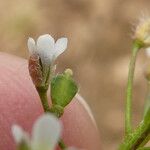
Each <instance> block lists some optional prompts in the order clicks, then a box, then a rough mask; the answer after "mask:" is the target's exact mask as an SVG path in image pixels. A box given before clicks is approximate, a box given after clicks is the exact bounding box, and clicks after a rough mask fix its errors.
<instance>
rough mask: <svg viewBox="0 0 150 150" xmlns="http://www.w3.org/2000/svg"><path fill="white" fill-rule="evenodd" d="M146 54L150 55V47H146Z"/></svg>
mask: <svg viewBox="0 0 150 150" xmlns="http://www.w3.org/2000/svg"><path fill="white" fill-rule="evenodd" d="M146 55H147V57H150V47H148V48H146Z"/></svg>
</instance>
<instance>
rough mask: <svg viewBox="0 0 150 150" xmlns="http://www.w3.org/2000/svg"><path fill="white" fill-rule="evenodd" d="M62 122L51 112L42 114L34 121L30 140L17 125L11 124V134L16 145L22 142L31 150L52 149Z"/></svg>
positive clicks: (58, 136) (57, 138)
mask: <svg viewBox="0 0 150 150" xmlns="http://www.w3.org/2000/svg"><path fill="white" fill-rule="evenodd" d="M61 129H62V124H61V122H60V121H59V120H58V119H57V118H56V117H54V116H53V115H51V114H44V115H42V116H41V117H39V119H38V120H37V121H36V122H35V124H34V126H33V130H32V137H31V140H30V139H29V136H28V134H27V133H26V132H25V131H23V129H22V128H20V127H19V126H17V125H14V126H12V134H13V137H14V139H15V141H16V143H17V145H19V144H21V143H22V142H24V143H25V144H27V145H28V147H29V148H30V149H31V150H54V149H55V148H56V146H57V143H58V140H59V138H60V136H61Z"/></svg>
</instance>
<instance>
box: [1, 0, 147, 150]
mask: <svg viewBox="0 0 150 150" xmlns="http://www.w3.org/2000/svg"><path fill="white" fill-rule="evenodd" d="M149 10H150V1H149V0H126V1H125V0H32V1H31V0H26V1H22V0H13V1H3V0H0V17H1V21H0V51H3V52H8V53H10V54H15V55H17V56H20V57H23V58H28V55H29V54H28V50H27V45H26V42H27V38H28V37H29V36H31V37H33V38H37V37H38V36H39V35H41V34H45V33H50V34H51V35H52V36H54V37H55V39H57V38H59V37H61V36H66V37H68V38H69V46H68V50H67V51H66V52H65V54H64V55H63V56H60V57H59V60H58V62H59V66H58V69H57V70H58V72H61V71H63V70H64V69H65V68H66V67H69V68H72V69H73V71H74V75H75V78H76V80H77V82H78V83H79V85H80V93H81V95H82V96H83V97H84V98H85V99H86V101H87V102H88V104H89V105H90V107H91V109H92V111H93V113H94V116H95V118H96V122H97V124H98V128H99V132H100V135H101V140H102V144H103V145H102V146H103V149H105V150H114V149H116V148H117V146H118V144H119V143H120V142H121V139H122V136H123V133H124V103H125V102H124V100H125V98H124V97H125V87H126V80H127V69H128V63H129V58H130V52H131V49H130V48H131V43H132V28H133V26H134V25H135V24H136V22H137V19H138V17H139V16H141V14H142V12H145V13H146V14H147V13H149ZM146 61H147V58H146V56H145V54H144V51H141V52H140V53H139V57H138V61H137V68H136V77H135V83H134V89H135V90H134V101H133V104H134V106H133V113H134V115H133V122H134V125H135V126H136V125H137V123H138V122H139V121H140V119H141V117H142V109H143V106H144V97H145V93H146V81H145V79H144V76H143V67H144V64H145V63H146Z"/></svg>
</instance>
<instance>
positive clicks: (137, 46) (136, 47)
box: [125, 41, 141, 135]
mask: <svg viewBox="0 0 150 150" xmlns="http://www.w3.org/2000/svg"><path fill="white" fill-rule="evenodd" d="M140 48H141V45H140V44H139V43H138V42H136V41H135V42H134V43H133V48H132V56H131V59H130V65H129V73H128V83H127V90H126V112H125V134H126V135H128V134H130V133H131V132H132V126H131V124H132V123H131V114H132V112H131V107H132V90H133V77H134V71H135V62H136V57H137V53H138V50H139V49H140Z"/></svg>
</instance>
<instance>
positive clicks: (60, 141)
mask: <svg viewBox="0 0 150 150" xmlns="http://www.w3.org/2000/svg"><path fill="white" fill-rule="evenodd" d="M58 144H59V146H60V147H61V149H62V150H65V149H66V148H67V147H66V145H65V143H64V141H63V140H62V139H60V140H59V143H58Z"/></svg>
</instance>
